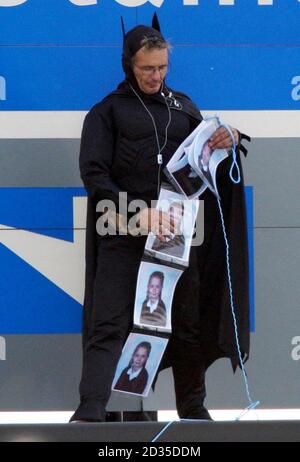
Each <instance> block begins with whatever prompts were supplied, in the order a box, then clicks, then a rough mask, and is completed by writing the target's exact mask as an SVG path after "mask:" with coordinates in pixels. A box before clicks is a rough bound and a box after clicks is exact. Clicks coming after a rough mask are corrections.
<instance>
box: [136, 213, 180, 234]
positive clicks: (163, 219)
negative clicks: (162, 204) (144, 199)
mask: <svg viewBox="0 0 300 462" xmlns="http://www.w3.org/2000/svg"><path fill="white" fill-rule="evenodd" d="M138 220H139V225H140V228H141V229H142V230H145V231H147V232H149V231H152V233H154V234H155V235H156V236H157V237H158V239H159V240H160V241H165V236H169V235H170V234H171V233H174V231H175V226H176V223H175V221H174V219H173V218H172V217H170V216H169V215H168V214H167V213H165V212H162V211H161V210H156V209H154V208H145V209H143V210H141V211H140V212H139V213H138Z"/></svg>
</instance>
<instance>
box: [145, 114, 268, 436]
mask: <svg viewBox="0 0 300 462" xmlns="http://www.w3.org/2000/svg"><path fill="white" fill-rule="evenodd" d="M215 118H216V119H217V120H218V123H219V126H220V127H224V128H226V130H227V131H228V132H229V134H230V136H231V139H232V148H231V149H232V164H231V168H230V171H229V176H230V179H231V181H232V182H233V183H235V184H238V183H240V181H241V172H240V168H239V165H238V163H237V159H236V142H235V139H234V136H233V133H232V130H231V128H230V127H229V125H227V124H224V123H220V121H219V118H218V117H217V116H214V117H207V118H205V120H209V119H215ZM234 168H235V169H236V172H237V178H234V176H233V170H234ZM217 201H218V206H219V211H220V217H221V223H222V229H223V235H224V240H225V246H226V265H227V276H228V285H229V294H230V306H231V313H232V318H233V324H234V333H235V341H236V346H237V350H238V356H239V362H240V366H241V369H242V373H243V377H244V383H245V388H246V393H247V398H248V401H249V406H248V407H246V408H245V409H244V410H243V412H242V413H241V414H240V415H239V416H238V417H237V418H236V419H235V420H238V421H239V420H240V419H241V418H242V417H243V416H244V415H245V414H247V413H248V412H249V411H250V410H251V409H255V408H256V407H257V406H258V405H259V404H260V402H259V401H253V400H252V398H251V394H250V387H249V382H248V379H247V373H246V370H245V366H244V363H243V358H242V353H241V348H240V340H239V334H238V327H237V320H236V315H235V308H234V302H233V291H232V282H231V270H230V260H229V243H228V239H227V233H226V228H225V222H224V216H223V211H222V206H221V202H220V199H219V198H217ZM195 420H198V419H180V422H187V421H195ZM174 422H176V421H175V420H171V421H170V422H168V423H167V424H166V425H165V426H164V427H163V428H162V430H161V431H160V432H159V433H158V434H157V435H155V437H154V438H153V439H152V440H151V443H154V442H155V441H157V440H158V438H159V437H160V436H162V435H163V434H164V433H165V431H166V430H167V429H168V428H169V427H170V426H171V425H172V424H173V423H174Z"/></svg>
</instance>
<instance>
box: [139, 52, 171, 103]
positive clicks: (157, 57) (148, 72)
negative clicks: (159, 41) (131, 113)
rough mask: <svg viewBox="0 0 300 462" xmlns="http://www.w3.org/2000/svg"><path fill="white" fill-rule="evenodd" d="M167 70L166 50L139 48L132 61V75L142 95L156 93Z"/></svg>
mask: <svg viewBox="0 0 300 462" xmlns="http://www.w3.org/2000/svg"><path fill="white" fill-rule="evenodd" d="M167 68H168V50H167V49H162V50H159V49H155V48H154V49H152V50H147V49H145V48H144V47H143V48H141V49H140V50H139V51H138V52H137V53H136V54H135V56H134V59H133V73H134V75H135V78H136V80H137V83H138V85H139V87H140V90H142V91H143V92H144V93H147V94H148V95H152V94H154V93H157V92H158V91H159V89H160V87H161V85H162V83H163V80H164V78H165V76H166V73H167Z"/></svg>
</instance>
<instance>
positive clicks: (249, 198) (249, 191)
mask: <svg viewBox="0 0 300 462" xmlns="http://www.w3.org/2000/svg"><path fill="white" fill-rule="evenodd" d="M245 194H246V206H247V222H248V252H249V298H250V331H251V332H255V305H254V218H253V217H254V203H253V187H252V186H246V188H245Z"/></svg>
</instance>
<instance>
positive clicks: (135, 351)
mask: <svg viewBox="0 0 300 462" xmlns="http://www.w3.org/2000/svg"><path fill="white" fill-rule="evenodd" d="M168 341H169V340H168V339H167V338H163V337H155V336H153V335H146V334H138V333H131V334H130V335H129V337H128V339H127V341H126V343H125V345H124V348H123V351H122V355H121V358H120V360H119V362H118V365H117V370H116V374H115V377H114V380H113V384H112V390H113V391H116V392H119V393H126V394H130V395H135V396H137V395H138V396H142V397H146V396H147V395H148V394H149V391H150V388H151V385H152V382H153V380H154V378H155V375H156V372H157V369H158V367H159V364H160V362H161V359H162V356H163V354H164V351H165V349H166V347H167V344H168ZM137 366H140V367H139V369H138V370H137V372H135V370H134V368H137ZM128 372H129V374H128ZM134 372H135V373H138V375H137V377H135V378H134V379H133V380H135V381H136V382H137V381H140V384H139V383H137V385H136V386H134V387H132V386H131V384H130V383H131V380H130V373H131V374H132V373H133V374H134ZM126 375H127V376H128V379H127V378H126ZM124 377H125V378H124ZM134 388H135V390H134ZM138 388H139V389H138ZM133 390H134V391H133Z"/></svg>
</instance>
